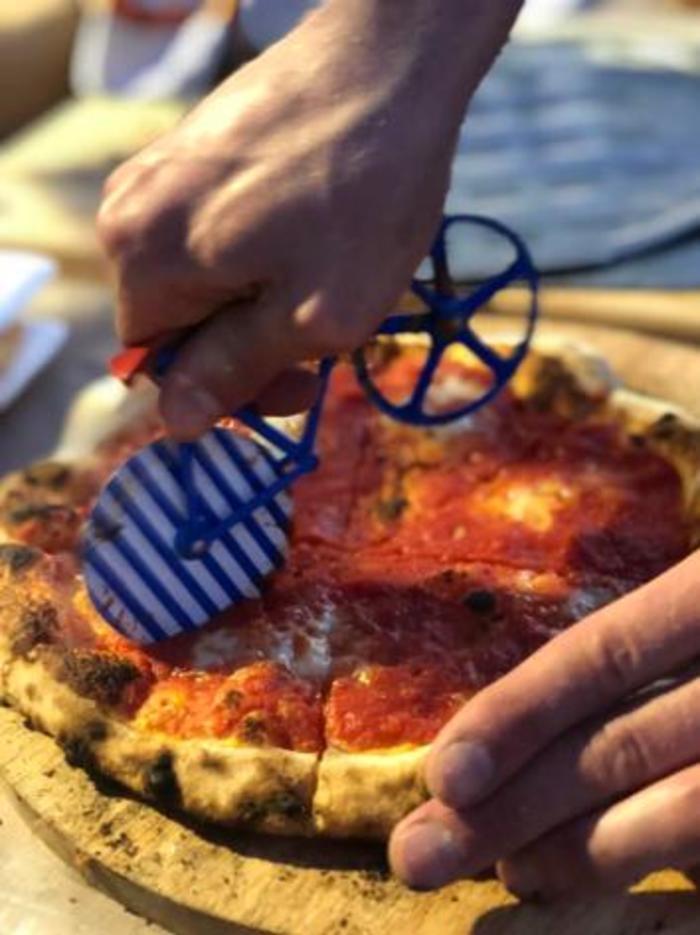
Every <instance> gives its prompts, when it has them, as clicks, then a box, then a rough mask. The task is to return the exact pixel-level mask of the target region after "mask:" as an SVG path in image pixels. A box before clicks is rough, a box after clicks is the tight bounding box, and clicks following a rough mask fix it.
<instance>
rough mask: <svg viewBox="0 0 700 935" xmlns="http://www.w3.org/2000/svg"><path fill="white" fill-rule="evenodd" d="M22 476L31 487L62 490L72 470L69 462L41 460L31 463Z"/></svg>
mask: <svg viewBox="0 0 700 935" xmlns="http://www.w3.org/2000/svg"><path fill="white" fill-rule="evenodd" d="M22 476H23V479H24V481H25V482H26V483H27V484H29V485H30V486H31V487H48V488H49V489H50V490H60V489H61V488H62V487H65V486H66V484H67V483H68V481H69V480H70V476H71V470H70V468H69V467H68V465H67V464H61V462H59V461H39V462H38V463H37V464H32V465H30V466H29V467H28V468H27V469H26V470H25V471H24V473H23V475H22Z"/></svg>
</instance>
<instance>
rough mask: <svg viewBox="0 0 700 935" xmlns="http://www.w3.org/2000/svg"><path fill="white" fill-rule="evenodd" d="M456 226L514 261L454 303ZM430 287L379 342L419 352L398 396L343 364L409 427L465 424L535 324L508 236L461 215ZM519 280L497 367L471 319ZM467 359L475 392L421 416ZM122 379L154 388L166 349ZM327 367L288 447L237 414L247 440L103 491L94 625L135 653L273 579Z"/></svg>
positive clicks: (250, 415) (164, 456) (329, 361)
mask: <svg viewBox="0 0 700 935" xmlns="http://www.w3.org/2000/svg"><path fill="white" fill-rule="evenodd" d="M465 225H478V226H480V227H484V228H488V229H489V230H490V231H492V232H494V233H496V234H497V235H499V236H500V237H502V238H504V239H505V240H506V241H507V242H508V243H509V244H510V246H511V247H512V249H513V251H514V259H513V261H512V262H511V263H510V264H509V265H508V266H507V268H506V269H504V270H503V272H501V273H499V274H498V275H496V276H494V277H492V278H491V279H489V280H487V281H485V282H483V283H481V284H480V285H478V286H477V287H475V288H474V289H473V290H472V291H470V292H468V293H467V294H466V295H462V296H460V295H457V294H456V292H455V290H454V288H453V286H452V284H451V282H450V277H449V269H448V257H447V254H448V250H447V237H448V234H449V232H450V231H454V230H455V229H461V228H462V227H464V226H465ZM430 261H431V265H432V275H431V276H430V278H429V279H428V280H422V279H414V281H413V284H412V291H413V293H414V295H415V296H417V297H418V299H420V301H421V303H422V304H423V305H424V306H425V311H421V312H418V313H413V314H397V315H392V316H390V317H389V318H387V319H386V321H385V322H384V323H383V324H382V325H381V327H380V328H379V331H378V334H379V335H398V334H404V333H417V332H420V333H422V334H424V335H426V336H427V339H428V345H427V351H426V357H425V361H424V363H423V367H422V370H421V372H420V374H419V376H418V379H417V381H416V385H415V387H414V389H413V391H412V393H411V394H410V396H409V398H408V399H406V400H404V401H402V402H399V403H397V402H392V401H391V400H389V399H388V398H387V397H386V396H384V395H383V394H382V392H381V390H380V389H379V387H378V386H377V384H376V383H375V382H374V381H373V379H372V375H371V367H370V366H369V363H368V360H367V355H366V350H365V349H361V350H359V351H357V352H356V353H355V354H354V355H353V363H354V366H355V370H356V373H357V376H358V379H359V381H360V383H361V385H362V386H363V388H364V390H365V392H366V393H367V395H368V397H369V399H370V400H371V401H372V403H373V404H374V405H376V406H377V407H378V408H379V409H380V410H381V411H382V412H384V413H385V414H386V415H388V416H390V417H392V418H394V419H398V420H400V421H402V422H406V423H409V424H412V425H418V426H431V425H442V424H446V423H448V422H453V421H455V420H457V419H461V418H464V417H465V416H467V415H469V414H470V413H472V412H473V411H475V410H476V409H478V408H479V407H481V406H483V405H485V404H486V403H487V402H488V401H489V400H491V399H492V398H493V397H494V396H495V395H496V394H497V393H498V392H499V391H500V390H501V389H502V388H503V387H504V386H505V385H506V384H507V383H508V381H509V380H510V379H511V377H512V375H513V374H514V372H515V370H516V369H517V367H518V366H519V364H520V362H521V361H522V359H523V357H524V356H525V354H526V353H527V349H528V346H529V343H530V340H531V337H532V333H533V330H534V326H535V322H536V319H537V273H536V271H535V268H534V265H533V263H532V260H531V258H530V256H529V254H528V251H527V248H526V247H525V245H524V244H523V243H522V241H521V240H520V239H519V238H518V237H517V236H516V235H515V234H514V233H512V231H510V230H508V229H507V228H506V227H504V226H503V225H502V224H500V223H498V222H496V221H492V220H490V219H487V218H482V217H476V216H472V215H460V216H453V217H447V218H445V219H444V220H443V222H442V225H441V227H440V230H439V232H438V235H437V238H436V240H435V243H434V246H433V249H432V251H431V254H430ZM515 282H521V283H523V284H525V285H526V286H527V288H528V290H529V295H530V304H529V308H528V312H527V315H526V321H525V328H524V334H523V337H522V340H521V341H520V342H519V343H517V344H516V345H515V346H514V348H513V349H512V350H511V352H510V353H509V355H508V356H505V357H504V356H501V354H499V353H498V352H496V351H495V350H494V349H493V348H491V347H490V346H489V345H488V344H486V343H485V341H484V340H483V338H481V337H480V336H478V335H477V334H476V332H475V331H474V329H473V328H472V326H471V319H472V318H473V316H474V315H475V314H476V312H477V311H478V310H479V309H481V308H483V307H484V305H485V304H486V303H488V302H489V301H490V300H491V299H492V298H493V297H494V296H495V295H496V294H497V293H498V292H500V291H501V290H502V289H505V288H507V287H508V286H510V285H511V284H512V283H515ZM455 343H457V344H461V345H462V346H464V347H466V348H468V349H469V350H470V351H471V352H472V353H473V354H474V355H476V357H477V358H479V359H480V360H481V361H482V362H483V363H484V364H485V365H486V367H487V368H488V370H489V371H490V372H491V374H492V377H493V379H492V382H491V384H490V385H489V386H488V388H486V389H485V390H484V392H483V393H482V394H481V395H480V396H478V397H476V398H474V399H471V400H469V402H468V403H466V404H465V403H464V402H462V403H461V404H459V405H458V406H457V407H456V408H455V409H454V410H448V411H445V410H444V409H443V408H441V409H440V411H439V412H431V411H430V407H429V404H428V394H429V390H430V387H431V385H432V382H433V378H434V377H435V374H436V371H437V369H438V366H439V364H440V361H441V360H442V357H443V355H444V353H445V351H446V350H447V348H448V347H449V346H451V345H454V344H455ZM133 350H134V351H135V353H136V355H137V359H136V362H135V363H134V364H133V366H132V367H131V368H130V369H131V372H132V373H133V372H135V371H137V370H139V369H146V370H147V372H149V373H150V374H151V376H153V377H154V378H155V379H156V380H157V379H158V378H159V377H161V376H162V375H163V374H164V372H165V370H166V369H167V367H168V366H169V364H170V363H171V362H172V359H173V357H174V354H175V353H177V350H176V348H175V349H174V348H173V347H172V346H170V347H168V348H166V349H161V350H160V351H152V350H148V349H133ZM334 363H335V359H334V358H326V359H324V360H323V361H322V362H321V364H320V367H319V380H320V390H319V394H318V397H317V399H316V402H315V403H314V406H313V407H312V409H311V410H310V411H309V413H308V414H307V417H306V422H305V425H304V429H303V431H302V433H301V436H300V437H299V438H292V437H291V436H290V435H288V434H287V433H286V432H284V431H282V430H281V429H280V428H278V427H276V426H273V425H272V424H271V423H270V422H268V421H266V420H265V419H263V418H262V417H261V416H259V415H258V414H257V413H256V412H255V411H253V410H252V409H251V408H249V407H247V408H244V409H241V410H239V411H238V412H237V413H235V418H236V419H237V420H238V421H239V423H241V424H242V425H244V426H246V427H247V429H248V430H249V432H250V434H243V433H242V432H236V431H231V430H230V429H227V428H220V427H215V428H213V429H211V430H210V431H208V432H206V433H205V434H204V435H203V436H202V437H201V438H199V439H197V441H195V442H191V443H177V442H175V441H173V440H172V439H169V438H162V439H159V440H158V441H155V442H153V443H152V444H150V445H147V446H146V447H145V448H143V449H141V450H140V451H138V452H137V453H136V454H134V455H133V456H132V457H131V458H129V459H128V460H127V461H126V462H125V463H124V464H123V465H122V466H121V467H120V468H119V469H118V470H117V471H116V472H115V473H114V474H113V475H112V477H111V478H110V479H109V481H108V482H107V484H106V485H105V487H104V488H103V489H102V491H101V493H100V495H99V497H98V499H97V501H96V503H95V505H94V507H93V510H92V512H91V515H90V517H89V519H88V522H87V524H86V527H85V530H84V534H83V543H82V545H83V570H84V574H85V581H86V585H87V588H88V592H89V594H90V597H91V599H92V602H93V604H94V605H95V607H96V608H97V610H98V611H99V613H100V614H101V615H102V616H103V617H104V618H105V620H107V621H108V623H110V624H111V625H112V626H113V627H114V628H116V629H117V630H118V631H119V632H121V633H122V634H124V635H125V636H127V637H128V638H129V639H132V640H134V641H136V642H138V643H152V642H155V641H159V640H163V639H167V638H168V637H171V636H176V635H178V634H180V633H184V632H188V631H192V630H196V629H198V628H200V627H201V626H203V625H204V624H206V623H207V622H208V621H209V620H210V619H211V618H212V617H214V616H216V614H218V613H220V612H221V611H222V610H225V609H226V608H227V607H230V606H232V605H233V604H236V603H237V602H239V601H241V600H244V599H248V598H255V597H258V596H259V595H260V587H261V584H262V582H263V580H264V579H265V578H266V577H267V575H269V574H270V573H271V572H273V571H274V570H275V569H277V568H279V567H280V566H281V565H282V564H283V562H284V558H285V554H286V551H287V547H288V539H289V530H290V523H291V516H292V499H291V496H290V487H291V486H292V484H293V483H294V482H295V481H296V480H297V479H298V478H299V477H301V476H302V475H304V474H308V473H309V472H310V471H313V470H314V469H315V467H316V466H317V464H318V457H317V455H316V453H315V439H316V434H317V430H318V424H319V420H320V418H321V413H322V409H323V403H324V399H325V395H326V390H327V386H328V379H329V376H330V373H331V370H332V368H333V365H334Z"/></svg>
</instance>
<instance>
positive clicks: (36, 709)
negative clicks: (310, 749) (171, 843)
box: [0, 641, 318, 834]
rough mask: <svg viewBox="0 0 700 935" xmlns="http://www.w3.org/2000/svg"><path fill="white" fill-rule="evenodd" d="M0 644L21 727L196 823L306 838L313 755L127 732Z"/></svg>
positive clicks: (3, 687) (1, 680)
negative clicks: (23, 724) (51, 740)
mask: <svg viewBox="0 0 700 935" xmlns="http://www.w3.org/2000/svg"><path fill="white" fill-rule="evenodd" d="M3 642H4V643H5V645H1V644H0V673H1V677H0V692H1V693H2V696H3V699H4V700H5V702H6V703H7V704H9V705H10V706H11V707H12V708H13V709H14V710H16V711H18V712H19V713H20V714H21V715H23V716H24V717H25V718H27V720H28V722H29V726H30V727H32V728H37V729H40V730H42V731H43V732H44V733H46V734H48V735H49V736H51V737H53V738H54V739H55V740H56V741H57V742H58V743H59V745H60V746H61V747H63V749H64V751H65V753H66V756H67V759H68V760H69V762H71V763H72V764H73V765H76V766H81V767H83V768H85V769H86V770H87V771H88V773H90V772H95V771H96V772H98V773H100V774H102V775H104V776H107V777H108V778H111V779H114V780H116V781H118V782H119V783H121V784H122V785H123V786H125V787H126V788H127V789H129V790H131V791H132V792H135V793H137V794H138V795H140V796H142V797H144V798H145V799H147V800H149V801H151V802H155V803H156V804H159V805H162V806H165V807H168V808H174V809H176V810H180V811H183V812H185V813H187V814H190V815H192V816H194V817H197V818H200V819H203V820H204V821H210V822H216V823H218V824H224V825H230V826H234V827H247V828H252V829H255V830H259V831H265V832H268V833H274V834H311V833H313V831H314V827H313V822H312V803H313V795H314V791H315V788H316V778H317V769H318V755H317V754H314V753H299V752H296V751H291V750H283V749H281V748H277V747H274V748H264V747H263V748H258V747H238V746H234V745H232V744H230V743H226V742H225V741H217V740H204V739H202V740H199V739H194V740H182V739H178V738H173V737H165V736H158V735H151V734H147V733H144V732H141V731H136V730H134V729H133V728H132V727H130V726H129V725H128V724H127V723H126V722H124V721H121V720H119V719H117V718H116V717H114V715H113V714H111V713H110V712H107V711H105V710H103V709H102V708H101V707H100V706H99V705H98V704H96V703H95V702H94V701H91V700H90V699H87V698H85V697H83V696H81V695H78V694H77V693H76V692H75V691H73V689H72V688H70V687H69V686H68V685H66V684H64V683H62V682H60V681H58V680H57V679H56V678H55V677H54V676H53V675H52V674H51V672H49V671H48V669H47V667H46V666H45V665H44V664H43V662H42V661H41V660H40V659H36V658H34V659H32V658H23V657H19V656H16V657H13V656H12V655H11V653H10V651H9V647H8V646H7V645H6V641H3Z"/></svg>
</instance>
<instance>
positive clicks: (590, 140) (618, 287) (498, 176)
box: [0, 0, 700, 469]
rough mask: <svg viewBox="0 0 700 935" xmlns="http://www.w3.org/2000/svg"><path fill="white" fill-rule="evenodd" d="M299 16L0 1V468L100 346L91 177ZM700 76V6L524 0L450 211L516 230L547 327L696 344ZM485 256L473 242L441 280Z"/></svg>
mask: <svg viewBox="0 0 700 935" xmlns="http://www.w3.org/2000/svg"><path fill="white" fill-rule="evenodd" d="M313 3H314V0H23V2H22V3H7V2H5V3H2V4H0V427H2V431H3V432H4V433H10V434H12V436H13V437H14V438H15V439H16V444H14V443H13V445H12V446H9V447H8V446H5V452H4V453H3V454H1V455H0V469H5V468H7V467H9V466H13V465H14V464H18V463H21V462H22V461H24V460H26V459H27V457H33V456H35V455H37V454H39V453H41V451H42V450H46V449H48V448H50V446H51V444H52V443H53V440H54V439H55V437H56V435H57V433H58V431H59V427H60V422H61V419H62V417H63V414H64V411H65V408H66V406H67V404H68V401H69V400H70V399H71V398H72V396H73V394H74V393H75V392H76V391H77V390H78V389H79V388H80V387H82V386H83V385H84V384H85V383H86V382H87V381H88V380H90V379H92V378H93V377H94V376H96V375H98V374H99V373H101V372H103V370H104V362H105V359H106V358H107V356H108V354H109V353H110V352H111V351H112V350H113V340H114V339H113V336H112V326H111V299H110V293H109V288H108V284H107V281H106V270H105V266H104V261H103V258H102V256H101V253H100V250H99V247H98V244H97V241H96V237H95V233H94V228H93V218H94V214H95V209H96V207H97V205H98V202H99V195H100V189H101V186H102V183H103V181H104V179H105V177H106V176H107V175H108V174H109V172H110V171H111V170H112V169H113V168H114V167H115V166H116V165H118V164H119V163H120V162H121V161H123V160H124V159H125V158H127V157H128V156H129V155H131V154H132V153H134V152H135V151H136V150H138V149H139V148H141V147H142V146H143V145H145V144H146V143H147V142H148V141H149V140H151V139H152V138H154V137H155V136H157V135H158V134H159V133H161V132H163V131H164V130H166V129H168V128H169V127H171V126H172V125H173V124H174V123H175V122H176V121H177V120H179V119H180V117H181V116H182V114H183V113H185V112H186V111H187V109H188V108H190V107H191V106H192V104H193V102H195V101H196V100H197V99H198V98H199V97H200V96H201V95H202V94H205V93H206V91H207V90H208V89H209V88H210V87H212V86H213V85H214V84H216V83H217V81H219V80H221V78H222V77H223V76H224V75H226V74H228V73H229V72H231V71H232V70H233V69H235V68H236V67H237V66H238V65H240V64H241V63H242V62H244V61H245V60H246V59H247V58H249V57H250V56H252V55H255V54H256V53H257V52H259V51H260V50H262V49H264V48H265V47H266V46H267V45H269V44H270V43H271V42H273V41H275V40H276V39H279V38H280V37H281V36H283V35H284V34H285V32H286V31H288V30H289V29H290V28H292V26H293V25H294V23H295V22H296V21H297V20H298V18H299V17H300V16H302V15H303V13H304V11H305V10H307V9H308V8H310V7H311V6H313ZM699 76H700V0H529V2H528V3H527V4H526V7H525V9H524V11H523V14H522V15H521V18H520V21H519V23H518V26H517V28H516V31H515V35H514V38H513V41H512V42H511V43H510V44H509V46H508V48H507V49H506V51H505V52H504V54H503V56H502V57H501V59H500V60H499V62H498V64H497V65H496V67H495V68H494V69H493V71H492V72H491V73H490V75H489V76H488V78H487V79H486V81H485V82H484V84H483V85H482V87H481V89H480V90H479V92H478V93H477V95H476V98H475V100H474V102H473V104H472V107H471V111H470V114H469V117H468V119H467V121H466V124H465V127H464V130H463V133H462V137H461V140H460V146H459V152H458V154H457V157H456V161H455V166H454V173H453V183H452V189H451V191H450V195H449V200H448V209H450V210H452V211H470V212H474V213H481V214H487V215H491V216H494V217H496V218H499V219H500V220H502V221H505V222H506V223H507V224H509V225H510V226H512V227H513V228H514V229H516V230H517V231H519V232H520V233H521V234H522V236H523V237H524V238H525V239H526V241H527V242H528V244H529V246H530V248H531V250H532V252H533V254H534V256H535V260H536V262H537V264H538V266H539V268H540V270H541V271H542V273H543V275H544V284H545V288H544V291H543V301H542V305H543V309H544V311H545V314H546V315H547V316H548V317H549V318H550V320H554V321H558V320H562V321H583V322H586V323H589V324H595V325H599V326H617V327H625V328H628V329H633V330H636V331H638V332H645V333H650V334H654V335H660V336H663V337H665V338H671V339H675V340H680V341H684V342H696V343H698V344H700V158H699V153H700V77H699ZM492 262H493V257H492V255H491V254H490V250H489V244H488V243H487V242H484V243H483V244H482V243H479V242H478V241H476V240H474V241H472V242H470V243H469V244H468V245H467V247H466V248H465V249H462V250H458V252H457V253H456V255H455V258H454V261H453V266H454V270H453V271H456V272H457V274H458V275H459V277H460V278H462V279H464V280H467V281H471V280H474V279H476V278H478V277H479V276H480V275H483V274H484V273H485V272H488V271H490V270H491V265H490V264H491V263H492ZM509 303H511V304H512V305H513V307H514V306H515V305H516V304H517V296H515V297H513V296H509V295H505V296H503V298H502V300H501V306H502V308H501V310H502V311H506V312H507V311H511V310H512V308H510V307H509ZM39 425H41V426H42V431H41V432H39V431H38V429H37V428H36V427H37V426H39ZM3 437H6V436H5V435H4V436H3Z"/></svg>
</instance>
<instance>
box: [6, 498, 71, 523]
mask: <svg viewBox="0 0 700 935" xmlns="http://www.w3.org/2000/svg"><path fill="white" fill-rule="evenodd" d="M77 515H78V514H77V511H76V510H74V509H73V508H72V507H70V506H67V505H66V504H65V503H21V504H19V505H17V506H12V505H10V506H9V509H8V511H7V520H8V522H9V523H12V524H14V525H16V526H21V525H22V523H29V522H32V521H37V522H39V523H45V522H49V521H50V520H54V519H58V520H60V521H61V522H72V521H73V520H74V519H75V518H76V517H77Z"/></svg>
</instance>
